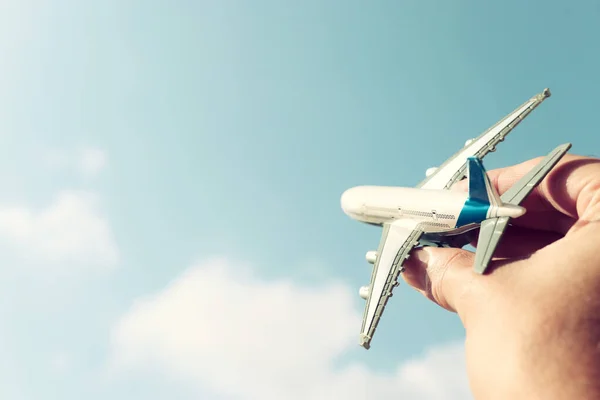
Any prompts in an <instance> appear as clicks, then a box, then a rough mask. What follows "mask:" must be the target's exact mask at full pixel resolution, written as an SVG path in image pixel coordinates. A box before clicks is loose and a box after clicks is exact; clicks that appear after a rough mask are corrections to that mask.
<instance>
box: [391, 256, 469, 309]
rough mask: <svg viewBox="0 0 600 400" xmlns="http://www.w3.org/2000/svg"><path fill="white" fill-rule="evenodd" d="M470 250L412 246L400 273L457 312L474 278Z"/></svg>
mask: <svg viewBox="0 0 600 400" xmlns="http://www.w3.org/2000/svg"><path fill="white" fill-rule="evenodd" d="M473 261H474V256H473V253H471V252H469V251H466V250H462V249H452V248H436V247H423V248H420V249H415V250H414V251H413V252H412V254H411V257H410V258H409V259H408V260H407V261H406V262H405V263H404V268H405V270H404V273H403V274H402V277H403V278H404V280H405V281H406V283H408V284H409V285H410V286H412V287H414V288H415V289H417V290H418V291H419V292H421V293H422V294H423V295H424V296H426V297H427V298H429V299H430V300H432V301H434V302H435V303H437V304H439V305H440V306H441V307H443V308H445V309H447V310H449V311H454V312H457V311H459V309H460V308H461V304H462V299H464V297H465V295H466V293H468V291H469V287H470V285H471V282H472V280H473V279H476V278H480V277H479V276H477V275H476V274H474V273H473V272H472V271H471V268H472V266H473Z"/></svg>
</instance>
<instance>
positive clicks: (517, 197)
mask: <svg viewBox="0 0 600 400" xmlns="http://www.w3.org/2000/svg"><path fill="white" fill-rule="evenodd" d="M570 148H571V143H565V144H562V145H560V146H558V147H557V148H556V149H554V150H553V151H552V152H550V153H549V154H548V155H547V156H546V157H544V159H543V160H542V161H540V162H539V163H538V164H537V165H536V166H535V167H534V168H533V169H532V170H531V171H529V172H528V173H527V174H526V175H525V176H523V177H522V178H521V179H519V181H518V182H517V183H515V184H514V185H513V186H512V187H511V188H510V189H508V190H507V191H506V192H505V193H504V194H503V195H502V196H501V197H500V199H501V201H502V202H503V203H505V204H512V205H515V206H518V205H519V204H521V202H522V201H523V200H525V198H526V197H527V196H528V195H529V194H530V193H531V191H532V190H533V189H534V188H535V187H536V186H537V185H538V184H539V183H540V182H541V181H542V179H544V178H545V177H546V175H548V173H549V172H550V171H551V170H552V168H554V166H555V165H556V164H557V163H558V162H559V161H560V159H561V158H562V157H563V156H564V155H565V154H566V153H567V151H569V149H570ZM509 221H510V218H509V217H499V218H490V219H487V220H485V221H483V222H482V223H481V227H480V230H479V239H478V240H477V251H476V252H475V264H474V265H473V270H474V271H475V272H477V273H478V274H483V273H485V271H486V269H487V267H488V264H489V262H490V260H491V259H492V256H493V255H494V252H495V251H496V247H498V244H499V243H500V239H501V238H502V235H503V234H504V231H505V230H506V227H507V226H508V223H509Z"/></svg>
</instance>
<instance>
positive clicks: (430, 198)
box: [341, 186, 525, 233]
mask: <svg viewBox="0 0 600 400" xmlns="http://www.w3.org/2000/svg"><path fill="white" fill-rule="evenodd" d="M468 198H469V194H468V193H467V192H460V191H454V190H432V189H419V188H410V187H393V186H356V187H353V188H351V189H348V190H346V191H345V192H344V193H343V194H342V197H341V206H342V209H343V210H344V212H345V213H346V214H347V215H348V216H349V217H351V218H352V219H355V220H357V221H360V222H364V223H368V224H374V225H383V224H384V223H386V222H392V221H394V220H399V219H410V220H418V221H420V222H421V228H422V229H423V231H424V232H426V233H434V232H452V231H454V230H457V229H460V228H463V229H464V228H465V227H471V228H476V227H477V225H478V224H479V223H480V222H481V221H483V220H485V219H487V218H490V217H492V216H493V217H502V216H507V217H513V218H514V217H519V216H521V215H523V213H524V212H525V209H524V208H522V207H519V206H513V205H510V204H499V205H480V206H479V205H475V207H474V206H472V205H469V202H468Z"/></svg>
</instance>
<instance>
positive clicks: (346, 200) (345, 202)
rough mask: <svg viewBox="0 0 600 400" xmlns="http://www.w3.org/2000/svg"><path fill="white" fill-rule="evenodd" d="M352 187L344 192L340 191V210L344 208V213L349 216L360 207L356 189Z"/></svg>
mask: <svg viewBox="0 0 600 400" xmlns="http://www.w3.org/2000/svg"><path fill="white" fill-rule="evenodd" d="M354 189H355V188H352V189H348V190H346V191H345V192H344V193H342V198H341V199H340V202H341V205H342V210H344V213H346V214H347V215H350V216H352V214H356V213H358V211H359V209H360V207H361V204H360V199H358V198H357V196H356V190H354Z"/></svg>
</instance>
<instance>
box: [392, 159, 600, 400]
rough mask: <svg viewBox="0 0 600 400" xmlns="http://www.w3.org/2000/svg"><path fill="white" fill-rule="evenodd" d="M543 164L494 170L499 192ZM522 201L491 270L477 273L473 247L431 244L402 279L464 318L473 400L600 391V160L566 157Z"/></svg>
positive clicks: (596, 394) (462, 186) (582, 395)
mask: <svg viewBox="0 0 600 400" xmlns="http://www.w3.org/2000/svg"><path fill="white" fill-rule="evenodd" d="M539 161H541V158H538V159H535V160H530V161H527V162H525V163H522V164H519V165H516V166H512V167H508V168H503V169H499V170H494V171H490V172H489V174H488V175H489V177H490V180H491V181H492V183H493V184H494V185H495V186H496V188H497V190H498V192H499V193H500V194H502V193H504V192H505V191H506V190H508V189H509V188H510V187H511V186H512V185H513V184H514V183H516V182H517V180H518V179H520V178H521V177H522V176H523V175H525V174H526V173H527V172H528V171H529V170H530V169H531V168H533V167H534V166H535V165H536V164H537V163H538V162H539ZM466 189H467V187H466V181H462V182H459V183H458V184H457V185H456V186H455V187H454V190H466ZM521 205H522V206H523V207H525V208H526V209H527V213H526V214H525V215H523V216H522V217H520V218H516V219H513V220H512V221H511V223H512V226H510V227H509V228H508V229H507V230H506V233H505V235H504V236H503V238H502V241H501V243H500V245H499V246H498V248H497V250H496V253H495V257H496V258H494V259H493V260H492V262H491V263H490V267H489V269H488V271H491V272H486V274H485V275H478V274H476V273H474V272H473V271H472V266H473V262H474V254H473V253H471V252H469V251H466V250H462V249H445V248H433V247H426V248H423V249H419V250H416V251H415V252H413V255H414V257H411V258H410V259H409V260H408V261H407V262H406V263H405V267H406V270H405V272H404V274H403V277H404V280H405V281H406V282H407V283H408V284H409V285H411V286H413V287H414V288H415V289H417V290H418V291H419V292H421V293H422V294H423V295H425V296H426V297H427V298H429V299H430V300H432V301H434V302H435V303H437V304H439V305H440V306H441V307H443V308H445V309H447V310H449V311H453V312H456V313H457V314H458V315H459V317H460V319H461V321H462V323H463V325H464V327H465V331H466V341H465V346H466V358H467V373H468V376H469V382H470V386H471V390H472V392H473V395H474V396H475V398H476V399H503V400H504V399H597V398H600V160H599V159H596V158H589V157H581V156H574V155H567V156H565V157H564V158H563V159H562V160H561V162H560V163H559V164H557V166H556V167H555V168H554V169H553V170H552V171H551V172H550V173H549V174H548V176H547V177H546V178H545V179H544V180H543V181H542V183H541V184H540V185H539V186H538V187H537V188H536V189H535V190H534V191H532V192H531V194H530V195H529V197H527V199H526V200H525V201H524V202H523V203H522V204H521ZM473 245H474V246H476V245H477V243H473Z"/></svg>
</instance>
